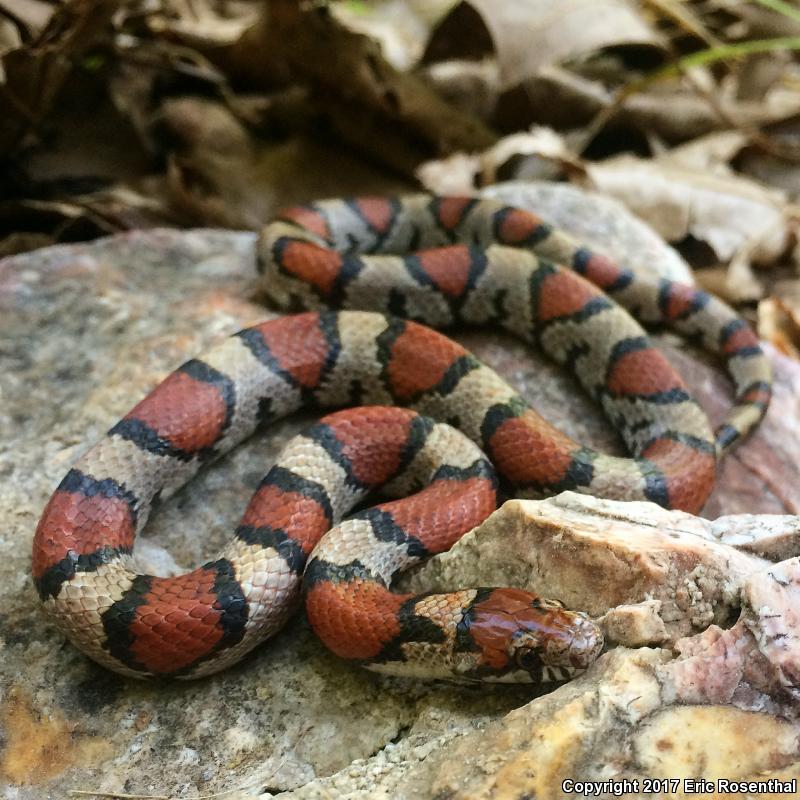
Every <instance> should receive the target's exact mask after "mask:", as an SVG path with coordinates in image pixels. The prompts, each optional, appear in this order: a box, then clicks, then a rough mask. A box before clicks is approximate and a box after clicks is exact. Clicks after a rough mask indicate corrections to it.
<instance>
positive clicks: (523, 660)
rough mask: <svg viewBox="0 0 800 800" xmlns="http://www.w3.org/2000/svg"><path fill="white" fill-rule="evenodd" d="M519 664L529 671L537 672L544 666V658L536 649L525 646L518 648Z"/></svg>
mask: <svg viewBox="0 0 800 800" xmlns="http://www.w3.org/2000/svg"><path fill="white" fill-rule="evenodd" d="M515 659H516V662H517V666H518V667H519V668H520V669H524V670H526V671H527V672H535V671H536V670H538V669H540V668H541V667H542V659H541V658H540V657H539V654H538V653H537V652H536V650H531V649H529V648H525V649H522V650H518V651H517V653H516V656H515Z"/></svg>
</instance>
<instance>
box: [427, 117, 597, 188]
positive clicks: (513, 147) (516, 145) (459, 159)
mask: <svg viewBox="0 0 800 800" xmlns="http://www.w3.org/2000/svg"><path fill="white" fill-rule="evenodd" d="M511 162H514V163H515V168H514V177H518V178H526V179H533V178H541V177H551V178H552V177H554V176H555V174H556V173H557V174H559V175H560V174H562V173H563V172H570V173H573V174H575V173H577V174H581V175H582V174H583V162H582V161H581V160H580V159H579V158H577V157H576V156H575V155H574V154H573V153H572V152H571V151H570V149H569V147H568V145H567V143H566V142H565V141H564V138H563V137H562V136H560V135H559V134H557V133H556V132H555V131H553V130H551V129H550V128H542V127H534V128H531V130H530V132H528V133H514V134H511V136H505V137H503V138H502V139H500V140H499V141H498V142H497V144H495V145H494V146H493V147H490V148H489V149H488V150H485V151H484V152H483V153H475V154H466V153H455V154H454V155H452V156H450V157H449V158H444V159H440V160H437V161H428V162H425V163H424V164H422V165H420V167H419V168H418V169H417V171H416V176H417V178H418V179H419V181H420V183H422V185H423V186H425V188H426V189H428V190H429V191H431V192H435V193H438V194H465V193H466V194H470V193H471V192H473V191H474V190H475V189H476V188H477V187H479V186H488V185H490V184H493V183H496V182H497V181H498V180H500V173H501V171H503V170H504V168H505V167H506V166H507V165H508V164H509V163H511ZM542 173H546V174H545V175H543V174H542ZM506 177H508V176H506Z"/></svg>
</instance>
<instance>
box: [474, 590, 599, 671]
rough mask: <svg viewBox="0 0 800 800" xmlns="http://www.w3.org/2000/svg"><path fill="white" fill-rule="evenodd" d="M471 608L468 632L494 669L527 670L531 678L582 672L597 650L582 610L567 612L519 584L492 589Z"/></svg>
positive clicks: (594, 631) (592, 627)
mask: <svg viewBox="0 0 800 800" xmlns="http://www.w3.org/2000/svg"><path fill="white" fill-rule="evenodd" d="M484 591H488V592H489V594H488V595H484V596H483V597H480V599H477V600H476V602H475V603H474V604H473V606H472V609H471V622H470V633H471V635H472V639H473V641H474V642H475V643H476V644H477V645H478V647H479V648H480V650H481V651H482V655H483V667H484V669H486V670H489V671H495V672H496V673H497V674H505V675H510V674H511V673H516V677H515V678H514V680H519V679H520V675H519V673H523V674H524V673H527V680H530V681H533V682H534V683H539V682H546V681H560V680H566V679H568V678H571V677H573V676H574V675H577V674H579V673H580V672H583V671H584V670H585V669H586V668H587V667H588V666H589V665H590V664H591V663H592V662H593V661H594V660H595V659H596V658H597V657H598V656H599V655H600V652H601V651H602V649H603V634H602V631H601V630H600V628H599V627H598V626H597V625H596V624H595V623H594V622H592V620H591V619H589V617H587V616H586V615H585V614H582V613H579V612H575V611H567V610H566V609H565V608H564V606H563V605H562V604H561V603H559V602H558V601H555V600H545V599H544V598H541V597H539V596H538V595H536V594H533V593H532V592H526V591H523V590H521V589H492V590H484Z"/></svg>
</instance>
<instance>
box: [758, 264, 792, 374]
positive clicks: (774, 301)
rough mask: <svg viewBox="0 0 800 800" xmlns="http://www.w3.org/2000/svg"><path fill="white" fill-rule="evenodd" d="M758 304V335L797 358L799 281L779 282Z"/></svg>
mask: <svg viewBox="0 0 800 800" xmlns="http://www.w3.org/2000/svg"><path fill="white" fill-rule="evenodd" d="M773 292H774V294H773V296H772V297H767V298H765V299H764V300H762V301H761V302H760V303H759V304H758V335H759V336H760V337H761V338H762V339H766V340H767V341H768V342H771V343H772V344H773V345H774V346H775V347H776V348H777V349H778V350H779V351H780V352H781V353H783V354H784V355H787V356H791V357H792V358H795V359H797V360H798V361H800V282H798V281H796V280H795V281H781V282H779V283H778V284H776V285H775V287H774V288H773Z"/></svg>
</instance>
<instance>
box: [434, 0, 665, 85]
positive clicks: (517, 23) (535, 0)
mask: <svg viewBox="0 0 800 800" xmlns="http://www.w3.org/2000/svg"><path fill="white" fill-rule="evenodd" d="M468 3H469V5H470V6H471V7H472V8H473V9H475V11H477V13H478V14H479V15H480V20H481V21H482V22H483V24H484V25H485V27H486V30H487V31H488V33H489V35H490V37H491V41H492V43H493V45H494V51H495V53H496V54H497V58H498V60H499V62H500V72H501V76H502V81H503V85H504V86H506V87H509V86H513V85H515V84H518V83H520V82H521V81H523V80H525V79H526V78H529V77H531V76H532V75H535V74H536V72H537V70H539V69H540V68H541V67H544V66H547V65H550V64H554V63H557V62H562V61H565V60H567V59H572V58H578V57H581V56H585V55H587V54H589V53H592V52H595V51H597V50H601V49H602V48H605V47H617V46H620V45H638V46H644V47H649V48H655V49H657V50H659V51H660V50H661V49H662V48H663V41H662V39H661V37H660V36H659V35H658V34H657V33H656V32H655V31H654V30H653V29H652V28H651V27H650V26H649V25H648V24H647V22H645V21H644V19H643V18H642V17H641V16H640V14H639V12H638V10H637V8H636V7H635V5H633V4H632V3H630V2H628V0H601V1H600V2H598V1H597V0H559V2H558V3H553V2H552V0H468ZM458 10H459V7H456V9H455V10H454V12H453V13H457V12H458ZM439 30H440V31H447V32H448V35H449V36H450V37H451V38H452V39H454V40H455V41H453V43H452V44H453V49H454V50H455V55H463V53H460V52H459V51H458V45H459V43H458V41H457V40H456V37H455V35H454V34H455V33H456V32H455V31H453V30H450V31H448V26H447V18H445V20H444V21H443V23H442V26H441V27H440V29H439ZM459 34H460V32H459ZM440 35H443V34H441V33H440ZM435 39H436V33H435V34H434V37H433V40H432V41H431V43H430V45H429V48H431V49H437V50H438V51H439V55H440V56H441V55H442V53H443V48H442V47H441V45H439V43H437V42H436V41H435Z"/></svg>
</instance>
